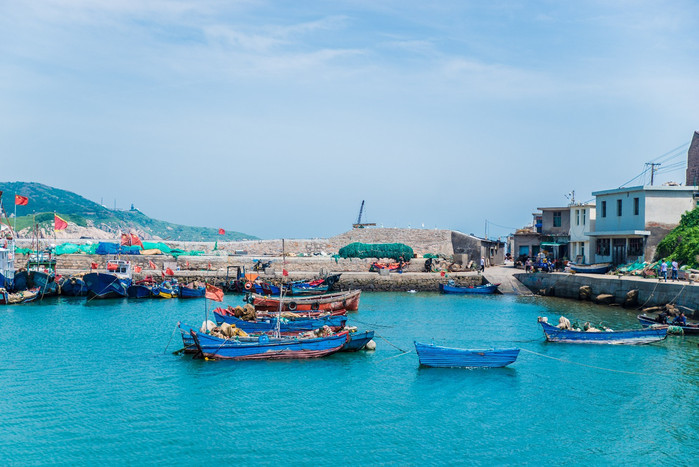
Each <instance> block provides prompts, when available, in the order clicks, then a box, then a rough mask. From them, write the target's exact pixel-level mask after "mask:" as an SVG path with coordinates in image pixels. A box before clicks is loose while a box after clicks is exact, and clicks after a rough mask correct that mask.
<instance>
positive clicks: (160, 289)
mask: <svg viewBox="0 0 699 467" xmlns="http://www.w3.org/2000/svg"><path fill="white" fill-rule="evenodd" d="M153 294H154V296H155V297H159V298H174V297H177V295H178V294H179V287H178V286H177V284H175V283H173V282H170V281H163V282H161V283H160V284H159V285H158V286H155V287H153Z"/></svg>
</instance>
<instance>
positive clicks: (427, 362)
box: [415, 342, 519, 368]
mask: <svg viewBox="0 0 699 467" xmlns="http://www.w3.org/2000/svg"><path fill="white" fill-rule="evenodd" d="M415 350H416V351H417V356H418V359H419V360H420V365H423V366H430V367H438V368H501V367H504V366H507V365H509V364H510V363H513V362H514V361H515V360H517V356H518V355H519V349H517V348H512V349H458V348H453V347H441V346H438V345H435V344H434V343H431V344H422V343H420V342H415Z"/></svg>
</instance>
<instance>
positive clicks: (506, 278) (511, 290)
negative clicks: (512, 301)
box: [483, 266, 533, 295]
mask: <svg viewBox="0 0 699 467" xmlns="http://www.w3.org/2000/svg"><path fill="white" fill-rule="evenodd" d="M521 272H522V270H521V269H516V268H515V267H514V266H491V267H489V268H486V269H485V271H484V272H483V277H484V278H485V280H487V281H488V282H490V283H492V284H498V283H499V284H500V287H498V290H499V291H500V292H502V293H504V294H511V295H533V294H532V292H531V290H529V289H528V288H527V287H525V286H524V284H522V283H521V282H520V281H519V280H517V278H515V276H514V275H515V274H518V273H521Z"/></svg>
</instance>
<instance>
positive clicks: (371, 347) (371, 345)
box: [364, 339, 376, 350]
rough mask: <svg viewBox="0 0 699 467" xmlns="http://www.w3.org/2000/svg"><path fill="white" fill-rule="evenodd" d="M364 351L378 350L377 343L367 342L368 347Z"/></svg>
mask: <svg viewBox="0 0 699 467" xmlns="http://www.w3.org/2000/svg"><path fill="white" fill-rule="evenodd" d="M364 349H365V350H376V342H374V339H372V340H370V341H369V342H367V343H366V345H365V346H364Z"/></svg>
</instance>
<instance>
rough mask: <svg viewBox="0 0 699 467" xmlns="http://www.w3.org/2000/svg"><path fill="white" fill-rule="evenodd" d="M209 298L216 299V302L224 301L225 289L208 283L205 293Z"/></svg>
mask: <svg viewBox="0 0 699 467" xmlns="http://www.w3.org/2000/svg"><path fill="white" fill-rule="evenodd" d="M204 295H205V296H206V298H208V299H209V300H214V301H216V302H222V301H223V290H221V289H219V288H218V287H214V286H213V285H211V284H206V293H205V294H204Z"/></svg>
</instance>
